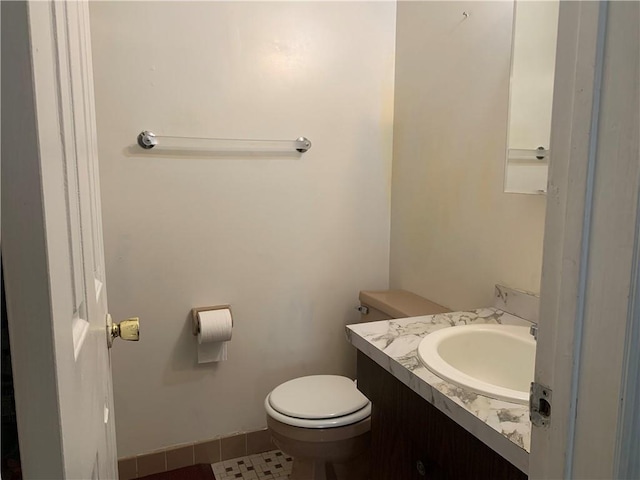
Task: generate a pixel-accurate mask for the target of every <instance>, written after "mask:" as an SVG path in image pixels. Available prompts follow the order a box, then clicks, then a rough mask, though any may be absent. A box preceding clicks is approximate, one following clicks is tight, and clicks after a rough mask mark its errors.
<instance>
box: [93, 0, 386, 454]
mask: <svg viewBox="0 0 640 480" xmlns="http://www.w3.org/2000/svg"><path fill="white" fill-rule="evenodd" d="M395 8H396V7H395V4H393V3H391V2H384V3H378V2H366V3H293V2H292V3H273V2H265V3H260V2H258V3H244V2H237V3H232V2H226V3H218V2H208V3H198V2H195V3H186V2H179V4H178V3H166V2H154V3H150V2H144V3H134V2H110V3H93V2H92V4H91V21H92V32H93V33H92V36H93V38H92V41H93V54H94V69H95V82H96V85H95V87H96V102H97V117H98V134H99V149H100V162H101V165H100V167H101V179H102V196H103V200H102V203H103V209H104V213H103V218H104V231H105V249H106V262H107V263H106V266H107V281H108V288H109V299H110V307H111V313H112V314H113V316H114V317H115V318H123V317H127V316H131V315H139V316H140V317H141V341H140V342H139V344H133V343H126V344H125V343H123V342H116V345H115V346H114V348H113V351H112V358H113V376H114V394H115V399H116V419H117V434H118V449H119V451H118V454H119V456H120V457H122V456H127V455H132V454H136V453H142V452H146V451H150V450H153V449H156V448H161V447H164V446H167V445H172V444H178V443H181V442H190V441H196V440H200V439H206V438H211V437H214V436H216V435H222V434H228V433H231V432H234V431H242V430H250V429H253V428H259V427H261V426H264V425H265V420H264V413H263V406H262V402H263V400H264V397H265V395H266V394H267V393H268V391H269V390H270V389H271V388H273V387H274V386H275V385H277V384H278V383H279V382H282V381H284V380H287V379H289V378H292V377H294V376H298V375H304V374H315V373H350V374H351V373H353V365H352V363H351V362H352V360H353V357H352V354H351V352H350V347H349V346H348V345H347V343H346V341H345V338H344V331H343V326H344V325H345V324H346V323H349V322H353V321H356V320H357V318H358V315H357V313H356V312H355V311H354V310H353V306H355V305H356V303H357V294H358V291H359V290H360V289H363V288H366V289H373V288H386V287H387V286H388V273H389V272H388V265H389V216H390V212H389V210H390V198H389V197H390V168H391V148H392V123H393V82H394V79H393V69H394V42H395V38H394V35H395ZM143 129H150V130H153V131H155V133H157V134H165V135H186V136H214V137H223V138H224V137H229V138H273V139H280V138H282V139H289V138H290V139H293V138H296V137H297V136H299V135H305V136H307V137H309V138H310V139H311V141H312V142H313V148H312V149H311V150H310V151H309V152H308V153H306V154H304V156H302V158H300V159H295V158H281V159H280V158H275V159H274V158H269V159H260V158H253V159H238V158H236V159H224V158H214V159H205V158H189V157H181V158H167V157H154V158H150V157H141V156H139V155H137V154H136V153H135V152H136V151H137V150H136V148H137V147H132V145H133V144H134V142H135V137H136V135H137V133H138V132H139V131H141V130H143ZM220 303H230V304H231V305H232V309H233V313H234V319H235V328H234V336H233V340H232V343H231V346H230V349H229V360H228V361H226V362H224V363H221V364H219V365H203V366H199V365H197V364H196V363H195V358H196V342H195V338H194V337H193V336H192V335H191V333H190V325H189V320H188V314H189V310H190V309H191V308H192V307H196V306H205V305H211V304H220Z"/></svg>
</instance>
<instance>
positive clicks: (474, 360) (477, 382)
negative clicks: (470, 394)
mask: <svg viewBox="0 0 640 480" xmlns="http://www.w3.org/2000/svg"><path fill="white" fill-rule="evenodd" d="M418 356H419V357H420V360H421V361H422V363H424V365H425V366H426V367H427V368H428V369H429V370H431V371H432V372H433V373H435V374H436V375H438V376H439V377H440V378H443V379H445V380H447V381H449V382H451V383H453V384H455V385H458V386H461V387H465V388H468V389H470V390H473V391H474V392H476V393H480V394H482V395H486V396H488V397H492V398H496V399H498V400H506V401H509V402H514V403H520V404H528V403H529V385H530V383H531V382H532V381H533V372H534V363H535V357H536V342H535V340H534V339H533V337H532V336H531V335H530V334H529V329H528V328H527V327H520V326H512V325H462V326H457V327H451V328H443V329H442V330H438V331H436V332H433V333H431V334H429V335H427V336H426V337H425V338H424V339H423V340H422V341H421V342H420V344H419V345H418Z"/></svg>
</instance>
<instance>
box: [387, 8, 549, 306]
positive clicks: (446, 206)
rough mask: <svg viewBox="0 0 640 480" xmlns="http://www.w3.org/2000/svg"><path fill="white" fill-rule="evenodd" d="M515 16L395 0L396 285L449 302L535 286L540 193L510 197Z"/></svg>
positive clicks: (478, 300)
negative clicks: (506, 180) (507, 168)
mask: <svg viewBox="0 0 640 480" xmlns="http://www.w3.org/2000/svg"><path fill="white" fill-rule="evenodd" d="M463 11H467V12H468V13H470V16H469V17H468V18H467V19H465V18H464V17H463V15H462V12H463ZM512 19H513V4H512V3H510V2H400V3H398V12H397V37H396V42H397V45H396V46H397V51H396V92H395V114H394V119H395V124H394V152H393V153H394V161H393V189H392V191H393V195H392V196H393V204H392V222H391V265H390V272H391V273H390V283H391V286H392V287H396V288H405V289H408V290H411V291H413V292H415V293H418V294H421V295H423V296H426V297H427V298H430V299H431V300H434V301H436V302H438V303H440V304H443V305H446V306H448V307H450V308H452V309H464V308H472V307H480V306H485V305H490V304H492V302H493V300H492V295H493V285H494V284H495V283H502V284H504V285H509V286H513V287H517V288H522V289H526V290H530V291H534V292H538V291H539V283H540V270H541V259H542V236H543V227H544V212H545V198H544V197H542V196H531V195H514V194H505V193H503V175H504V163H505V148H506V138H507V134H506V132H507V110H508V96H509V94H508V88H509V65H510V63H509V60H510V51H511V27H512Z"/></svg>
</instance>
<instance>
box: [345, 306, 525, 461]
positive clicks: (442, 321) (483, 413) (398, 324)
mask: <svg viewBox="0 0 640 480" xmlns="http://www.w3.org/2000/svg"><path fill="white" fill-rule="evenodd" d="M486 323H489V324H491V323H493V324H496V323H498V324H508V325H530V324H529V323H528V322H527V321H526V320H522V319H520V318H518V317H516V316H514V315H511V314H509V313H506V312H503V311H501V310H497V309H495V308H484V309H479V310H473V311H469V312H452V313H441V314H438V315H426V316H422V317H410V318H402V319H394V320H382V321H378V322H370V323H360V324H355V325H347V327H346V331H347V338H348V339H349V342H351V344H352V345H353V346H354V347H356V348H357V349H358V350H360V351H362V352H363V353H364V354H365V355H367V356H368V357H369V358H371V359H372V360H373V361H375V362H376V363H377V364H378V365H380V366H381V367H382V368H384V369H385V370H387V371H388V372H389V373H391V374H392V375H393V376H394V377H396V378H397V379H398V380H400V381H401V382H402V383H404V384H405V385H407V386H408V387H409V388H411V389H412V390H413V391H414V392H416V393H417V394H418V395H420V396H421V397H422V398H424V399H425V400H426V401H428V402H429V403H431V404H432V405H434V406H435V407H436V408H437V409H438V410H440V411H441V412H443V413H444V414H445V415H447V416H448V417H449V418H451V419H452V420H454V421H455V422H456V423H458V424H459V425H460V426H462V427H463V428H464V429H466V430H467V431H468V432H470V433H471V434H473V435H474V436H475V437H476V438H478V439H479V440H481V441H482V442H484V443H485V444H486V445H488V446H489V447H491V448H492V449H493V450H494V451H496V452H497V453H499V454H500V455H502V456H503V457H504V458H506V459H507V460H508V461H510V462H511V463H512V464H513V465H515V466H516V467H518V468H519V469H520V470H522V471H523V472H525V473H527V472H528V466H529V447H530V439H531V422H530V421H529V407H528V406H527V405H518V404H516V403H511V402H506V401H502V400H495V399H493V398H489V397H486V396H484V395H479V394H476V393H474V392H472V391H470V390H467V389H465V388H461V387H458V386H455V385H453V384H451V383H449V382H447V381H446V380H443V379H441V378H440V377H438V376H437V375H435V374H434V373H432V372H431V371H430V370H428V369H427V368H426V367H425V366H424V365H423V364H422V362H421V361H420V359H419V358H418V351H417V348H418V344H419V343H420V341H421V340H422V338H424V337H425V336H426V335H428V334H430V333H432V332H435V331H436V330H440V329H442V328H447V327H453V326H456V325H471V324H486Z"/></svg>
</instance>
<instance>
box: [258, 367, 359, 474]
mask: <svg viewBox="0 0 640 480" xmlns="http://www.w3.org/2000/svg"><path fill="white" fill-rule="evenodd" d="M264 405H265V410H266V412H267V426H268V427H269V431H270V432H271V437H272V439H273V442H274V443H275V444H276V445H277V446H278V448H280V449H281V450H282V451H283V452H285V453H286V454H288V455H290V456H292V457H293V470H292V472H291V476H290V479H291V480H320V479H323V480H324V479H327V480H328V479H336V480H342V479H345V480H346V479H349V480H360V479H363V480H364V479H366V478H368V465H369V458H368V454H369V444H370V437H371V434H370V430H371V418H370V415H371V402H369V400H368V399H367V398H366V397H365V396H364V395H362V393H360V392H359V391H358V389H357V388H356V386H355V384H354V382H353V381H352V380H351V379H349V378H347V377H341V376H338V375H312V376H308V377H300V378H295V379H293V380H290V381H288V382H285V383H283V384H281V385H279V386H278V387H276V388H274V389H273V391H272V392H271V393H269V395H267V398H266V399H265V401H264Z"/></svg>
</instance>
